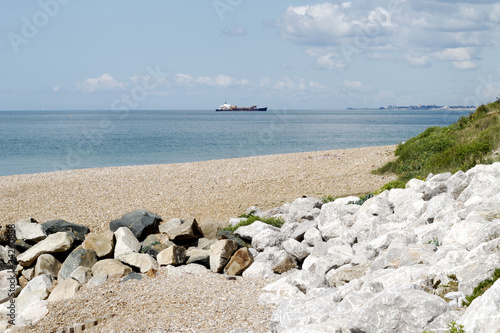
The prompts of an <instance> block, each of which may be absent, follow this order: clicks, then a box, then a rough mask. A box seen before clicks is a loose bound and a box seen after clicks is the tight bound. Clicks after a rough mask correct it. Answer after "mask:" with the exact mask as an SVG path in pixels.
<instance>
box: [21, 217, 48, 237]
mask: <svg viewBox="0 0 500 333" xmlns="http://www.w3.org/2000/svg"><path fill="white" fill-rule="evenodd" d="M15 229H16V238H17V239H22V240H28V241H34V242H38V241H41V240H42V239H45V237H47V234H46V233H45V230H43V228H42V225H41V224H38V223H37V222H36V221H34V220H33V219H29V220H21V221H18V222H16V224H15Z"/></svg>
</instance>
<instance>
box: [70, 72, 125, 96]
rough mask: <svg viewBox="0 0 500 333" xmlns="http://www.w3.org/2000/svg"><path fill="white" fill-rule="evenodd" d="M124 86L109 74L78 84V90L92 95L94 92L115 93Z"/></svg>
mask: <svg viewBox="0 0 500 333" xmlns="http://www.w3.org/2000/svg"><path fill="white" fill-rule="evenodd" d="M125 86H126V85H125V84H124V83H121V82H119V81H117V80H115V79H114V78H113V77H112V76H111V75H110V74H108V73H105V74H103V75H101V76H99V77H97V78H88V79H86V80H85V81H83V82H78V83H77V84H76V87H77V89H78V90H80V91H83V92H86V93H92V92H96V91H116V90H120V89H124V88H125Z"/></svg>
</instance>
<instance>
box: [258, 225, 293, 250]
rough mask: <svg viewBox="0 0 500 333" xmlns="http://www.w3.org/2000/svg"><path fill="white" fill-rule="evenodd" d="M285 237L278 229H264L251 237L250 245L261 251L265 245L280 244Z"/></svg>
mask: <svg viewBox="0 0 500 333" xmlns="http://www.w3.org/2000/svg"><path fill="white" fill-rule="evenodd" d="M276 229H277V228H276ZM285 239H286V238H285V236H284V235H282V234H281V233H280V231H279V229H278V230H274V229H264V230H262V231H261V232H259V233H258V234H257V235H255V236H254V237H253V239H252V246H253V247H254V248H255V249H256V250H257V251H263V250H264V249H265V248H267V247H273V246H280V245H281V243H282V242H283V241H284V240H285Z"/></svg>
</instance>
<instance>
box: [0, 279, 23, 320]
mask: <svg viewBox="0 0 500 333" xmlns="http://www.w3.org/2000/svg"><path fill="white" fill-rule="evenodd" d="M21 290H22V289H21V287H20V286H19V285H18V281H17V278H16V275H15V274H14V273H13V272H12V271H11V270H10V269H9V270H3V271H0V303H2V301H4V302H6V301H7V300H8V298H9V297H12V296H14V297H16V296H17V295H18V294H19V293H20V292H21ZM12 294H14V295H12ZM0 319H1V318H0Z"/></svg>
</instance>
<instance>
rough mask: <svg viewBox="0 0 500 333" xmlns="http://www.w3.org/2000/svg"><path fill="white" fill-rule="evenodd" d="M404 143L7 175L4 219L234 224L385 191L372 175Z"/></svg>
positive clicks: (0, 202) (93, 224) (98, 224)
mask: <svg viewBox="0 0 500 333" xmlns="http://www.w3.org/2000/svg"><path fill="white" fill-rule="evenodd" d="M395 148H396V146H382V147H368V148H357V149H344V150H332V151H318V152H308V153H294V154H281V155H268V156H255V157H247V158H237V159H227V160H213V161H205V162H196V163H182V164H165V165H145V166H130V167H110V168H96V169H82V170H70V171H58V172H50V173H41V174H32V175H16V176H5V177H0V216H1V222H2V224H5V223H15V222H16V221H18V220H20V219H26V218H29V217H32V218H34V219H35V220H37V221H38V222H45V221H49V220H54V219H63V220H66V221H68V222H73V223H77V224H83V225H86V226H88V227H89V228H90V229H91V231H94V232H101V231H104V230H109V229H108V224H109V222H110V221H111V220H113V219H117V218H120V217H121V216H123V214H125V213H127V212H130V211H133V210H136V209H147V210H149V211H151V212H154V213H156V214H158V215H160V216H161V217H162V218H163V220H168V219H171V218H176V217H180V218H189V217H194V218H196V219H197V220H198V222H199V223H203V222H204V221H208V220H217V221H221V222H224V221H229V219H230V218H231V217H235V216H238V215H241V214H243V213H245V211H246V209H247V208H248V207H250V206H258V207H260V208H262V209H270V208H273V207H277V206H280V205H282V204H283V203H285V202H290V201H293V200H294V199H296V198H298V197H301V196H303V195H306V196H312V197H317V198H320V197H322V196H324V195H332V196H345V195H350V194H366V193H369V192H370V191H373V190H376V189H378V188H379V187H380V186H382V185H384V184H385V183H387V182H388V181H390V180H393V179H394V177H393V176H378V175H372V174H371V173H370V172H371V171H372V170H374V169H375V168H377V167H379V166H381V165H383V164H384V163H386V162H388V161H390V160H392V159H394V154H393V152H394V150H395Z"/></svg>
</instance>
